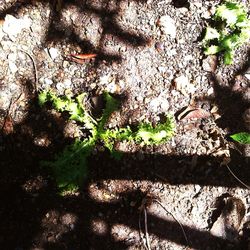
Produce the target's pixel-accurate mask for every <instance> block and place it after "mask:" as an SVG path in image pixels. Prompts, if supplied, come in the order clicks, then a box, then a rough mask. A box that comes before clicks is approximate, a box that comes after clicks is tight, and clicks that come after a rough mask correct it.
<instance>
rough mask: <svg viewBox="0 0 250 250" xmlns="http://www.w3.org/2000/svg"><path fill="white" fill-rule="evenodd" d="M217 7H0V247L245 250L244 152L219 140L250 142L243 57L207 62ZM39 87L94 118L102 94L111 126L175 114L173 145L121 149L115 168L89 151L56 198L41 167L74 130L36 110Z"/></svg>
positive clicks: (150, 0) (183, 2) (56, 1)
mask: <svg viewBox="0 0 250 250" xmlns="http://www.w3.org/2000/svg"><path fill="white" fill-rule="evenodd" d="M239 2H244V4H245V5H246V6H247V8H248V10H249V7H250V1H239ZM219 3H220V1H217V0H214V1H202V0H193V1H192V0H190V1H188V0H175V1H174V0H173V1H172V0H163V1H161V0H111V1H108V0H51V1H50V0H30V1H29V0H27V1H25V0H0V125H1V132H0V190H1V192H0V198H1V199H0V201H1V206H0V249H3V250H5V249H6V250H8V249H15V250H24V249H32V250H35V249H36V250H38V249H39V250H42V249H44V250H47V249H71V250H73V249H110V250H113V249H119V250H120V249H145V248H146V249H159V250H160V249H174V250H177V249H202V250H203V249H205V250H214V249H223V250H224V249H242V250H244V249H248V250H249V249H250V196H249V195H250V191H249V186H250V169H249V156H250V148H249V147H243V146H242V145H239V144H237V143H234V142H232V141H230V139H229V137H228V135H230V134H233V133H237V132H241V131H248V132H249V131H250V109H249V102H250V85H249V83H250V82H249V81H250V80H249V79H250V78H249V75H250V62H249V56H250V45H249V44H246V45H244V46H242V47H241V48H240V49H238V50H237V51H236V55H235V59H234V64H232V65H230V66H224V65H223V64H222V62H221V59H220V57H218V58H217V57H214V56H210V57H205V56H204V53H203V49H202V44H201V40H202V35H203V33H204V28H205V27H206V25H207V23H208V22H209V19H210V18H211V15H212V14H213V13H214V10H215V6H216V5H217V4H219ZM166 20H167V21H166ZM71 54H96V55H97V56H96V57H95V58H94V59H89V60H85V61H84V63H77V62H75V61H72V58H71V57H70V55H71ZM46 89H53V90H54V91H56V92H57V93H58V94H59V95H62V94H64V93H65V91H69V90H70V91H72V92H73V93H74V94H79V93H82V92H86V93H87V96H88V100H89V103H90V104H91V105H92V107H93V109H94V110H97V109H98V108H99V105H98V96H100V95H101V93H102V92H103V91H108V92H110V93H113V94H114V95H115V96H116V97H117V98H120V100H121V109H120V111H119V112H116V113H115V115H113V116H112V119H111V120H110V124H109V125H110V126H112V127H116V126H125V125H128V124H132V125H133V124H138V122H140V121H152V122H154V123H156V122H158V121H160V119H161V117H162V115H164V114H171V115H173V116H174V117H175V120H176V134H175V136H174V137H173V138H172V139H171V140H170V141H169V142H168V143H165V144H163V145H160V146H139V145H134V144H128V143H120V144H119V145H117V148H118V149H119V150H120V151H123V152H124V155H123V158H122V160H120V161H116V160H114V159H113V158H111V157H110V155H109V154H108V152H106V151H105V150H104V148H103V147H102V145H98V146H97V147H96V149H95V151H94V152H93V154H92V155H91V157H90V159H89V169H88V177H87V179H86V180H85V182H84V184H83V187H82V188H81V189H80V190H79V192H77V193H73V194H67V195H65V196H61V195H60V194H59V193H58V190H57V188H56V185H55V181H54V180H53V176H52V175H51V174H50V173H49V171H48V170H47V169H45V168H43V167H42V166H41V164H40V162H41V161H42V160H51V159H53V157H54V156H55V154H56V153H58V152H60V151H61V150H62V149H63V148H64V147H65V145H67V144H69V143H70V142H72V140H73V138H74V134H75V130H74V128H75V127H76V125H75V124H72V123H69V122H68V121H67V119H65V117H64V116H63V115H60V114H58V113H56V112H55V111H54V110H52V109H49V110H48V109H46V108H41V107H39V105H38V100H37V95H38V92H39V91H41V90H46ZM186 107H191V108H192V109H196V110H198V111H199V112H198V113H197V112H196V113H194V112H191V113H189V112H188V111H187V110H186V109H185V108H186ZM183 111H184V112H183ZM72 128H73V132H72ZM229 160H230V161H229ZM242 182H243V183H242ZM223 225H224V226H225V225H230V228H229V229H228V231H227V230H226V229H225V228H224V227H223Z"/></svg>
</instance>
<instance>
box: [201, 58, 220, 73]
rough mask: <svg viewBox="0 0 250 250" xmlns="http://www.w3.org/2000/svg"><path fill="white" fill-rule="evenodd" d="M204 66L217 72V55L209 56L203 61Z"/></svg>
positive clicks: (207, 69)
mask: <svg viewBox="0 0 250 250" xmlns="http://www.w3.org/2000/svg"><path fill="white" fill-rule="evenodd" d="M202 68H203V70H205V71H207V72H215V70H216V68H217V57H216V56H215V55H212V56H208V57H207V58H206V59H204V60H203V61H202Z"/></svg>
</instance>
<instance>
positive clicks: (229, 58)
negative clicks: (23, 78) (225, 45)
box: [223, 50, 234, 65]
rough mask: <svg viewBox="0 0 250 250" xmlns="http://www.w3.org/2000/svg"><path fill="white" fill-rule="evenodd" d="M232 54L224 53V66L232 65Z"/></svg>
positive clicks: (229, 52) (229, 51)
mask: <svg viewBox="0 0 250 250" xmlns="http://www.w3.org/2000/svg"><path fill="white" fill-rule="evenodd" d="M233 57H234V52H233V51H232V50H228V51H225V53H224V57H223V62H224V64H225V65H230V64H232V63H233Z"/></svg>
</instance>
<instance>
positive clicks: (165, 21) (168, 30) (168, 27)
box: [157, 15, 176, 39]
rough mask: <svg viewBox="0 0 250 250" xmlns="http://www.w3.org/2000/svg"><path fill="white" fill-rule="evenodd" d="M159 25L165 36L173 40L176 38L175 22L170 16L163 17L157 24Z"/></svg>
mask: <svg viewBox="0 0 250 250" xmlns="http://www.w3.org/2000/svg"><path fill="white" fill-rule="evenodd" d="M157 25H158V26H159V27H160V29H161V31H162V32H163V33H164V34H166V35H169V36H170V37H171V38H173V39H174V38H175V37H176V26H175V21H174V19H173V18H171V17H170V16H168V15H164V16H161V17H160V19H159V20H158V22H157Z"/></svg>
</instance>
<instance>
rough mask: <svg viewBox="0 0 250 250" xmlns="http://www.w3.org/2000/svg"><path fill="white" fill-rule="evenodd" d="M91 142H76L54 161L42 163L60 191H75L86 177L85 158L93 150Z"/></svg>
mask: <svg viewBox="0 0 250 250" xmlns="http://www.w3.org/2000/svg"><path fill="white" fill-rule="evenodd" d="M93 146H94V143H93V141H92V140H87V139H86V140H84V141H80V140H76V141H75V142H74V143H73V144H71V145H69V146H67V147H66V148H65V149H64V151H63V152H62V153H60V154H58V155H57V156H56V158H55V160H54V161H51V162H48V161H47V162H45V161H43V162H42V165H43V166H46V167H49V168H50V169H51V170H52V171H53V173H54V176H55V180H56V183H57V186H58V188H59V190H60V191H76V190H77V189H79V187H80V186H81V185H82V183H83V180H84V179H85V178H86V176H87V158H88V156H89V155H90V153H91V151H92V149H93Z"/></svg>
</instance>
